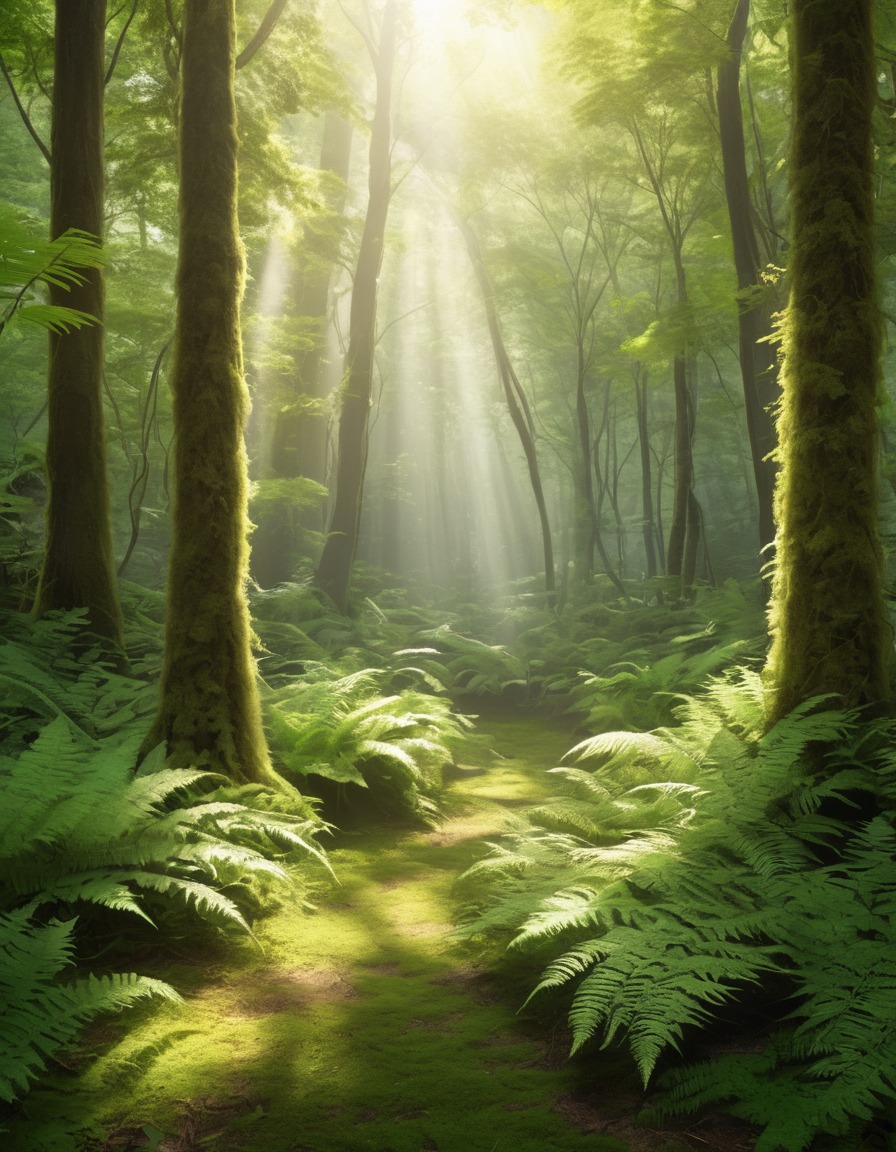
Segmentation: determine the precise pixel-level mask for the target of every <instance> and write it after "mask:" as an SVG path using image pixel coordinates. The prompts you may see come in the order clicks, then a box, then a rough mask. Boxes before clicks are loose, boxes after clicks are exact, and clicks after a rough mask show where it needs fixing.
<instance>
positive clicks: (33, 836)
mask: <svg viewBox="0 0 896 1152" xmlns="http://www.w3.org/2000/svg"><path fill="white" fill-rule="evenodd" d="M82 615H83V614H82V613H77V612H76V613H68V614H65V615H59V614H50V615H48V616H47V617H44V618H43V619H41V620H40V621H37V622H32V621H29V620H28V619H27V617H22V616H20V615H16V614H14V613H7V614H4V624H5V625H6V631H7V635H8V639H7V640H6V642H5V643H4V644H3V646H2V647H0V676H2V679H3V685H4V698H5V701H6V708H5V709H4V713H5V714H4V717H3V721H4V723H3V732H2V743H0V792H2V795H3V806H2V811H0V939H2V944H3V950H2V955H3V960H2V967H0V987H2V993H3V995H2V999H3V1002H4V1003H5V1004H6V1005H7V1007H6V1008H5V1010H4V1013H3V1015H2V1016H0V1032H2V1042H0V1050H2V1051H3V1053H4V1055H3V1057H2V1060H0V1099H7V1100H10V1099H12V1098H13V1097H14V1096H16V1095H18V1094H20V1093H21V1092H22V1091H23V1090H24V1089H25V1088H26V1087H27V1084H28V1083H29V1081H30V1080H31V1079H32V1078H33V1077H34V1076H35V1075H36V1074H38V1073H39V1071H40V1069H41V1068H42V1067H43V1066H44V1064H45V1060H46V1058H47V1056H49V1055H51V1054H52V1052H53V1051H54V1050H55V1049H56V1048H57V1047H59V1046H60V1045H62V1044H64V1043H67V1042H68V1041H69V1040H70V1039H71V1038H72V1037H73V1036H74V1034H75V1032H76V1031H77V1030H78V1028H79V1027H80V1025H81V1024H82V1023H83V1022H84V1021H86V1020H88V1019H90V1018H92V1017H93V1016H95V1015H96V1014H97V1013H99V1012H102V1011H106V1010H107V1009H110V1008H119V1007H123V1006H125V1005H126V1004H128V1003H131V1002H133V1001H134V1000H136V999H140V998H143V997H146V996H165V997H168V998H169V999H176V993H174V991H173V990H172V989H170V988H169V987H168V986H167V985H165V984H162V983H161V982H159V981H157V980H153V979H150V978H148V977H142V976H141V977H137V976H133V975H132V976H123V975H115V974H113V975H105V976H102V977H93V976H88V977H84V978H79V979H77V980H75V981H74V982H70V983H60V982H59V981H58V979H57V977H58V976H59V974H60V973H61V971H62V970H63V969H64V968H65V967H66V966H67V965H68V964H69V963H71V962H72V961H74V959H75V955H76V951H77V944H78V932H77V926H76V920H77V916H78V914H83V910H84V909H85V908H88V907H93V908H99V909H105V910H109V911H111V912H112V913H113V914H114V913H120V912H127V913H130V914H132V915H136V916H138V917H140V918H142V919H143V920H145V921H148V922H149V923H150V924H151V923H152V922H153V921H152V919H151V916H150V912H153V914H154V915H156V912H155V909H156V908H158V909H159V910H161V912H162V913H163V914H164V913H165V912H166V909H167V908H169V907H171V906H183V907H186V908H187V909H189V910H190V912H191V913H192V914H194V915H197V914H198V915H199V916H201V917H202V918H204V919H207V920H209V921H210V922H212V923H214V924H218V925H223V926H226V925H234V926H236V927H238V928H241V929H243V930H245V931H248V928H249V926H248V923H247V922H246V919H245V917H244V914H243V912H242V910H241V908H240V906H239V903H238V902H237V899H236V898H235V897H236V895H237V893H238V892H239V891H240V890H242V889H244V888H245V886H246V884H247V882H251V881H252V880H253V879H254V878H264V877H272V878H274V879H275V880H277V881H280V882H286V881H288V880H289V879H290V874H289V873H288V872H287V871H286V869H285V867H284V866H283V864H281V863H278V862H276V861H275V859H274V858H275V857H277V856H280V855H283V854H284V853H289V854H291V855H292V857H294V858H296V859H298V860H314V861H317V862H318V863H325V857H324V856H323V853H322V851H321V850H320V848H318V847H317V845H316V844H315V843H314V842H313V836H314V835H315V834H316V833H317V832H318V831H319V830H320V827H321V825H320V821H319V820H318V819H317V818H316V817H315V816H314V815H313V813H312V812H311V811H310V809H309V808H308V807H307V805H306V804H304V802H303V801H302V800H301V798H300V797H298V796H295V797H294V801H295V802H294V803H292V804H291V806H290V807H289V808H288V809H287V810H283V809H284V808H286V805H285V804H284V803H283V801H282V800H281V799H278V798H276V797H272V796H271V795H270V794H269V793H268V792H266V791H265V790H264V789H261V788H258V787H255V788H251V787H250V788H242V789H236V788H227V789H222V788H220V787H218V784H219V781H218V780H217V779H216V778H214V777H211V776H210V775H209V774H207V773H201V772H197V771H195V770H174V769H170V768H166V767H165V764H164V756H163V753H162V751H161V749H157V750H156V751H155V752H154V753H153V754H152V755H151V756H149V757H147V758H146V760H145V761H144V762H143V764H142V765H141V767H140V769H139V771H137V772H135V771H134V763H135V759H136V751H137V746H138V744H139V742H140V738H141V736H142V724H141V723H140V720H142V718H143V717H144V716H145V713H146V706H147V699H146V698H147V689H146V685H144V684H142V683H140V682H138V681H133V680H131V679H130V678H128V677H125V676H122V675H120V674H118V673H116V672H114V671H113V670H112V669H111V668H109V667H108V666H107V665H106V664H105V663H104V662H103V661H102V660H101V659H99V650H98V649H96V648H94V646H93V645H94V643H95V638H93V637H91V636H90V634H89V633H85V632H84V631H83V628H82V624H83V621H82ZM48 719H49V720H50V722H49V723H47V720H48ZM35 731H36V734H35ZM98 812H101V813H102V820H98V819H97V813H98ZM6 993H8V995H7V994H6Z"/></svg>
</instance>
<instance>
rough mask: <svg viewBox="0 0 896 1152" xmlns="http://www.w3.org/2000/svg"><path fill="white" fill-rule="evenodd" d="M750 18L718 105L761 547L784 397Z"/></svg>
mask: <svg viewBox="0 0 896 1152" xmlns="http://www.w3.org/2000/svg"><path fill="white" fill-rule="evenodd" d="M749 17H750V0H737V3H736V6H735V9H734V14H733V16H732V18H731V23H730V25H729V27H728V35H727V42H728V55H727V57H726V58H725V59H724V60H723V61H722V63H721V64H720V65H719V68H718V87H717V105H718V114H719V134H720V139H721V148H722V171H723V173H724V179H725V199H726V202H727V205H728V219H729V220H730V222H731V240H732V246H733V250H734V266H735V269H736V271H737V286H738V289H739V290H740V292H741V294H742V295H741V299H740V303H739V308H738V344H739V353H740V371H741V378H742V380H743V390H744V411H745V414H746V419H747V432H748V435H749V439H750V454H751V456H752V459H753V476H754V479H755V483H756V495H757V498H758V502H759V544H760V548H764V547H765V546H766V545H768V544H771V543H772V541H773V540H774V538H775V525H774V515H773V511H772V496H773V493H774V487H775V473H776V465H775V462H774V460H772V459H769V455H770V453H773V452H774V450H775V447H776V444H777V438H776V435H775V427H774V419H773V417H772V414H771V408H772V405H774V404H775V403H777V401H778V398H779V396H780V389H779V387H778V372H777V362H776V356H775V349H774V346H773V345H772V344H771V343H770V342H769V339H768V338H769V336H770V335H771V333H772V324H771V314H770V308H769V303H768V292H767V290H763V285H762V277H761V269H760V258H759V244H758V242H757V239H756V233H755V231H754V228H753V220H752V205H751V201H750V184H749V179H748V176H747V160H746V146H745V143H744V125H743V110H742V108H741V102H740V63H741V56H742V53H743V45H744V40H745V38H746V34H747V25H748V22H749Z"/></svg>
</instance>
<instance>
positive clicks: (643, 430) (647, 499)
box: [635, 365, 657, 580]
mask: <svg viewBox="0 0 896 1152" xmlns="http://www.w3.org/2000/svg"><path fill="white" fill-rule="evenodd" d="M637 373H638V374H637V375H636V377H635V411H636V414H637V420H638V447H639V449H640V453H641V509H642V520H641V530H642V534H643V537H644V555H645V558H646V564H647V572H646V575H647V578H648V580H652V579H653V578H654V577H655V576H656V574H657V567H656V547H655V545H654V539H653V534H654V531H655V530H656V526H655V524H654V519H653V488H652V484H651V468H650V435H649V432H648V428H647V381H646V380H645V379H643V378H642V371H641V368H640V365H639V366H638V369H637Z"/></svg>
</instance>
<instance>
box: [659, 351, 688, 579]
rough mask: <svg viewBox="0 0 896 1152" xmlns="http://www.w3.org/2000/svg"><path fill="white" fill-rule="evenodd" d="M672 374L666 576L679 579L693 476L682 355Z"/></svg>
mask: <svg viewBox="0 0 896 1152" xmlns="http://www.w3.org/2000/svg"><path fill="white" fill-rule="evenodd" d="M672 371H673V384H674V387H675V471H674V484H673V489H672V522H671V523H670V525H669V547H668V550H667V552H666V572H667V574H668V575H669V576H678V577H681V575H682V569H683V567H684V551H685V537H686V535H687V527H688V501H689V498H690V494H691V484H692V482H693V474H694V463H693V457H692V455H691V397H690V393H689V391H688V379H687V358H686V357H685V355H684V353H681V354H679V355H677V356H676V357H675V361H674V364H673V369H672Z"/></svg>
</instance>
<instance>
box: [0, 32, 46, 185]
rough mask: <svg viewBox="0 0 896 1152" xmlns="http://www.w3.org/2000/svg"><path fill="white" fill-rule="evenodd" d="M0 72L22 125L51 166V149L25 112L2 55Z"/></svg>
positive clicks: (0, 56)
mask: <svg viewBox="0 0 896 1152" xmlns="http://www.w3.org/2000/svg"><path fill="white" fill-rule="evenodd" d="M0 71H2V73H3V75H4V77H5V79H6V83H7V84H8V85H9V90H10V92H11V93H12V98H13V100H14V101H15V106H16V108H18V110H19V115H20V116H21V117H22V123H23V124H24V125H25V127H26V128H27V129H28V133H29V135H30V136H31V139H32V140H33V141H34V143H35V144H36V145H37V146H38V148H40V151H41V155H42V156H43V158H44V160H46V162H47V163H48V164H49V163H50V149H49V148H48V147H47V146H46V144H44V142H43V140H41V138H40V136H38V134H37V129H36V128H35V127H34V125H33V124H32V123H31V117H30V116H29V115H28V113H27V111H26V110H25V105H24V104H23V103H22V101H21V100H20V99H19V94H18V92H17V91H16V86H15V84H13V82H12V76H10V74H9V69H8V68H7V67H6V61H5V60H4V59H3V57H2V55H0Z"/></svg>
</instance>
